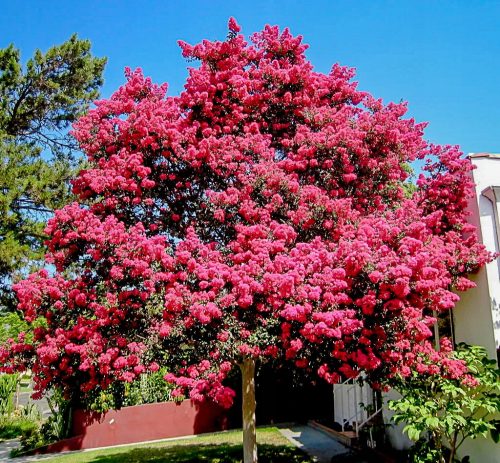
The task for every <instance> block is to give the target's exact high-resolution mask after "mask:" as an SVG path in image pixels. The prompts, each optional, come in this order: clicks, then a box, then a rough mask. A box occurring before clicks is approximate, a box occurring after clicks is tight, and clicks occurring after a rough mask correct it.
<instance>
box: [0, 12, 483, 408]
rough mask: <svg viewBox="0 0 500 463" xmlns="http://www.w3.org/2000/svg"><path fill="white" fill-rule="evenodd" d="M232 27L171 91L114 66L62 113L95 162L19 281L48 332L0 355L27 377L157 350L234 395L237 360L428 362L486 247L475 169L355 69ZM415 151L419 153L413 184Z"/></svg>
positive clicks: (276, 34) (41, 385) (153, 365)
mask: <svg viewBox="0 0 500 463" xmlns="http://www.w3.org/2000/svg"><path fill="white" fill-rule="evenodd" d="M229 29H230V34H229V36H228V39H227V40H226V41H222V42H219V41H213V42H211V41H203V42H202V43H201V44H198V45H194V46H192V45H188V44H186V43H183V42H182V43H180V46H181V48H182V53H183V55H184V56H185V57H187V58H190V59H196V60H198V61H199V66H198V67H196V68H191V69H190V70H189V77H188V79H187V82H186V85H185V90H184V91H183V92H182V93H181V95H180V96H176V97H171V96H167V95H166V90H167V87H166V85H161V86H158V85H155V84H153V83H152V82H151V80H150V79H147V78H145V77H144V76H143V75H142V72H141V71H140V70H136V71H133V72H132V71H130V70H127V71H126V77H127V82H126V84H125V85H124V86H123V87H121V88H120V89H119V90H118V91H117V92H116V93H115V94H114V95H113V96H112V97H111V98H110V99H108V100H102V101H98V102H96V108H95V109H93V110H91V111H90V112H89V113H88V114H87V115H86V116H84V117H82V118H81V119H80V120H79V121H78V122H77V123H76V124H75V126H74V136H75V137H76V139H77V140H78V142H79V143H80V146H81V147H82V149H83V150H84V151H85V153H86V154H87V156H88V160H89V167H88V168H87V169H86V170H84V171H81V172H80V174H79V175H78V177H77V178H76V179H75V180H74V182H73V184H74V193H75V194H76V195H77V197H78V203H74V204H71V205H69V206H66V207H65V208H63V209H61V210H60V211H57V212H56V214H55V216H54V218H52V219H51V220H50V221H49V224H48V226H47V230H46V232H47V234H48V236H49V240H48V242H47V245H48V249H49V253H48V255H47V262H49V263H51V264H53V265H54V266H55V268H56V273H55V275H54V276H49V275H48V274H47V273H46V272H40V273H38V274H35V275H32V276H30V277H29V278H28V279H27V280H25V281H23V282H21V283H19V284H17V285H16V286H15V289H16V291H17V295H18V298H19V308H20V310H22V311H23V312H24V314H25V316H26V318H27V319H28V320H30V321H33V320H35V319H36V318H39V317H41V318H44V319H45V320H46V321H47V323H46V328H43V329H39V330H38V331H37V334H36V336H35V339H34V340H33V342H32V343H31V344H25V342H24V341H23V342H17V343H16V342H14V341H13V343H12V345H11V346H10V347H9V348H8V349H4V350H2V351H0V359H1V360H2V363H4V364H5V365H6V368H15V367H16V366H26V367H30V368H32V369H33V370H34V371H35V372H36V374H37V390H39V391H40V392H42V391H44V390H46V389H47V388H50V387H52V386H56V385H57V386H63V387H65V388H67V389H71V388H80V390H81V391H82V392H83V393H85V392H86V391H89V390H91V389H92V388H94V387H96V385H99V386H101V387H106V385H107V384H109V383H110V382H112V381H116V380H124V381H130V380H133V379H134V378H135V377H136V376H137V375H140V374H141V373H143V372H144V371H147V370H148V369H157V368H158V365H159V364H161V365H166V366H168V368H169V371H170V373H169V374H168V375H167V376H166V380H167V381H170V382H172V383H175V384H176V385H177V386H178V390H177V392H176V393H177V394H180V393H181V392H184V393H187V394H189V396H190V397H191V398H193V399H196V400H201V399H202V398H203V397H210V398H211V399H213V400H215V401H218V402H219V403H222V404H223V405H225V406H229V405H230V404H231V402H232V399H233V395H234V393H233V391H231V390H230V389H228V388H227V387H226V386H224V379H225V378H226V376H227V374H228V372H229V371H230V369H231V367H232V366H234V365H236V364H238V363H240V362H241V361H242V359H243V358H245V357H249V356H250V357H254V358H256V359H259V360H260V361H263V362H266V361H267V362H289V363H290V365H291V366H292V367H294V368H304V369H306V370H307V371H308V372H310V374H311V375H318V376H319V377H321V378H324V379H325V380H326V381H329V382H331V383H334V382H337V381H339V380H340V379H341V378H346V377H353V376H356V375H357V374H358V373H359V371H360V370H364V371H365V372H367V374H368V375H369V377H370V379H371V380H372V381H373V382H376V381H378V380H380V378H384V377H387V376H390V375H394V374H396V373H403V374H407V372H408V370H409V369H413V368H417V369H423V368H424V364H423V363H419V362H418V358H419V355H420V353H421V352H422V349H427V350H428V349H431V347H429V346H430V344H428V342H427V341H426V340H427V339H428V338H429V337H430V336H431V334H432V333H431V330H430V326H431V325H432V324H433V323H434V319H433V318H432V313H433V311H438V312H439V311H448V310H450V309H452V308H453V307H454V305H455V304H456V302H457V300H458V298H459V296H458V295H457V294H456V293H455V292H454V290H456V289H458V290H465V289H467V288H470V287H472V286H473V283H472V282H471V281H469V280H468V279H467V274H468V273H470V272H471V271H474V270H476V269H477V268H479V267H480V266H481V265H483V264H484V263H485V262H486V261H488V260H489V259H491V257H492V256H491V255H490V254H488V253H487V252H486V251H485V249H484V248H483V246H482V245H480V244H479V243H478V241H477V238H476V235H475V234H474V233H471V231H472V229H471V227H470V226H469V225H467V218H466V205H467V200H468V198H469V196H470V194H471V187H472V184H471V181H470V177H469V171H470V170H471V168H472V166H471V164H470V162H469V161H468V160H466V159H464V158H463V157H462V155H461V153H460V151H459V150H458V149H457V148H455V147H440V146H434V145H429V144H428V143H427V142H426V141H425V140H424V139H423V129H424V124H416V123H415V122H414V121H413V120H412V119H405V118H404V115H405V112H406V105H405V104H392V103H391V104H388V105H384V104H383V102H382V101H380V100H376V99H374V98H373V97H372V96H370V95H369V94H367V93H365V92H360V91H358V90H357V89H356V84H355V83H353V82H352V81H351V79H352V78H353V76H354V72H353V70H351V69H347V68H344V67H341V66H339V65H335V66H334V67H333V68H332V70H331V72H330V73H329V74H322V73H319V72H315V71H313V68H312V65H311V64H310V63H309V62H308V61H307V60H306V57H305V54H304V52H305V49H306V46H305V45H304V44H303V43H302V39H301V37H294V36H292V35H291V34H290V32H289V31H288V30H286V29H285V30H284V31H280V30H279V29H278V28H277V27H270V26H266V27H265V28H264V30H263V31H262V32H259V33H257V34H254V35H253V36H252V39H251V40H252V41H251V43H247V42H246V40H245V38H244V37H243V35H241V34H239V30H240V27H239V26H238V25H237V23H236V22H235V21H234V20H233V19H231V20H230V24H229ZM416 159H429V160H430V161H428V162H427V164H426V167H425V171H426V174H425V175H422V176H420V178H419V179H418V182H417V184H416V185H411V183H410V180H409V174H408V172H407V165H408V163H411V162H412V161H414V160H416ZM427 350H426V355H434V354H433V353H432V352H430V351H429V352H428V351H427ZM435 355H439V354H437V353H436V354H435ZM438 360H439V362H441V363H439V362H438V363H439V366H436V368H440V369H442V371H445V372H446V373H445V374H449V375H458V374H460V371H461V370H460V365H456V364H453V365H452V364H449V363H447V362H448V361H447V360H446V356H444V357H443V356H439V358H437V357H436V361H438ZM425 368H426V369H427V370H428V369H429V368H431V367H430V366H429V365H425ZM427 370H426V371H427Z"/></svg>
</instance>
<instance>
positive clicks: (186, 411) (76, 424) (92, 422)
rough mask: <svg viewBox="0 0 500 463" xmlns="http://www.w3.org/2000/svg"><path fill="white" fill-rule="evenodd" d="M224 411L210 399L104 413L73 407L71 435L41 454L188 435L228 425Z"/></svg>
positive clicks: (143, 406) (151, 405) (157, 404)
mask: <svg viewBox="0 0 500 463" xmlns="http://www.w3.org/2000/svg"><path fill="white" fill-rule="evenodd" d="M228 425H229V424H228V420H227V417H226V414H225V410H224V409H223V408H221V407H219V406H217V405H215V404H213V403H211V402H205V403H202V404H194V403H193V402H191V401H190V400H184V401H183V402H180V403H175V402H164V403H156V404H147V405H137V406H134V407H125V408H122V409H121V410H116V411H109V412H106V413H102V414H99V413H95V412H90V411H84V410H76V411H75V413H74V415H73V435H74V436H75V437H71V438H69V439H64V440H62V441H59V442H56V443H55V444H52V445H49V446H47V447H46V448H44V449H43V453H51V452H61V451H65V450H81V449H91V448H96V447H107V446H111V445H119V444H131V443H135V442H143V441H150V440H157V439H164V438H168V437H179V436H189V435H194V434H202V433H206V432H215V431H221V430H224V429H227V428H228Z"/></svg>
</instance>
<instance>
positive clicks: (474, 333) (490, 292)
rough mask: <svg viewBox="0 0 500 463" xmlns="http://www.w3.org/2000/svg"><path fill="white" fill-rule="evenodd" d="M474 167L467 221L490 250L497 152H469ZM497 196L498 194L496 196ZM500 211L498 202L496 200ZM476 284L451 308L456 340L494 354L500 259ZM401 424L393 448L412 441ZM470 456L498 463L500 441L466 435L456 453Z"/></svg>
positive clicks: (394, 430)
mask: <svg viewBox="0 0 500 463" xmlns="http://www.w3.org/2000/svg"><path fill="white" fill-rule="evenodd" d="M471 160H472V162H473V163H474V164H475V165H476V169H475V170H474V171H473V172H472V174H471V175H472V176H473V179H474V183H475V184H476V194H475V196H474V198H471V200H470V202H469V210H470V214H471V215H470V217H469V221H470V222H471V223H472V224H474V225H475V226H476V227H477V232H478V237H479V239H480V241H481V242H482V243H483V244H484V245H485V246H486V248H487V249H488V250H489V251H492V252H498V251H499V237H498V234H497V224H496V220H495V210H494V206H493V204H492V202H491V201H490V200H489V199H488V198H487V197H485V196H483V195H482V194H481V193H482V192H483V191H484V190H485V189H486V188H488V187H491V186H500V155H497V156H492V155H485V156H472V157H471ZM498 199H500V196H499V197H498ZM497 210H498V211H499V212H500V204H497ZM471 279H472V280H473V281H474V282H475V283H476V285H477V286H476V288H474V289H472V290H469V291H466V292H465V293H459V295H460V301H459V302H458V304H457V306H456V307H455V309H454V310H453V319H454V335H455V340H456V342H466V343H468V344H477V345H481V346H484V347H485V348H486V349H487V351H488V353H489V355H490V357H491V358H494V359H496V358H497V348H498V347H499V346H500V261H499V260H498V259H497V260H496V261H493V262H491V263H489V264H487V265H486V267H485V268H483V269H481V270H480V271H479V272H478V273H477V274H476V275H471ZM396 398H398V393H397V392H396V391H390V392H389V393H387V394H385V395H384V403H386V401H387V400H390V399H396ZM392 414H393V413H392V412H391V411H390V410H388V409H387V407H384V421H385V422H386V423H390V417H391V416H392ZM402 428H403V425H399V426H392V427H391V428H389V430H388V437H389V440H390V442H391V444H392V445H393V447H394V448H396V449H403V448H408V447H409V446H410V445H411V441H410V440H409V439H408V438H407V437H406V436H405V435H403V433H402ZM465 455H469V456H470V457H471V461H472V462H477V463H500V445H498V444H495V443H494V442H493V441H492V440H491V439H489V438H483V437H479V438H477V439H474V440H471V439H468V440H467V441H466V442H464V444H463V445H462V446H461V447H460V449H459V456H460V458H463V457H464V456H465Z"/></svg>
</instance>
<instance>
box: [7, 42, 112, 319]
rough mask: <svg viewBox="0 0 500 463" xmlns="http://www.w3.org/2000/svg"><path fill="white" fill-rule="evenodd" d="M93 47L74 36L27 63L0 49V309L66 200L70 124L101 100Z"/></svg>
mask: <svg viewBox="0 0 500 463" xmlns="http://www.w3.org/2000/svg"><path fill="white" fill-rule="evenodd" d="M90 47H91V45H90V42H89V41H88V40H80V39H79V38H78V37H77V36H76V35H73V36H72V37H71V38H70V39H69V40H68V41H66V42H64V43H63V44H62V45H59V46H54V47H52V48H50V49H49V50H48V51H47V52H46V53H43V52H41V51H40V50H37V51H36V52H35V54H34V56H33V57H32V58H31V59H29V60H28V61H27V63H26V65H25V66H23V65H22V63H21V55H20V52H19V50H18V49H17V48H15V47H14V45H9V46H8V47H7V48H4V49H0V169H1V170H0V174H1V175H0V310H12V308H13V303H12V301H11V290H10V286H11V283H12V281H15V280H16V279H18V278H19V276H21V275H23V274H25V273H26V270H31V269H33V267H35V266H36V264H37V262H38V261H39V260H40V259H41V258H42V256H43V252H44V251H43V240H44V233H43V228H44V223H46V221H47V218H48V216H49V215H50V214H51V213H52V211H53V210H54V209H56V208H58V207H61V206H63V205H64V204H66V203H67V202H68V200H69V197H70V188H69V182H68V179H69V178H70V177H71V175H72V173H73V172H74V170H75V167H76V165H77V163H78V157H77V156H75V152H76V151H75V150H76V148H77V146H76V142H75V141H74V139H72V137H71V136H70V135H69V134H68V127H69V126H70V124H71V123H72V122H74V121H75V120H76V119H77V118H78V117H79V116H81V115H82V114H83V113H84V112H85V111H86V110H87V108H88V107H89V104H90V102H92V101H93V100H94V99H95V98H97V97H98V95H99V87H100V86H101V85H102V82H103V79H102V74H103V70H104V66H105V63H106V59H105V58H96V57H94V56H92V54H91V52H90Z"/></svg>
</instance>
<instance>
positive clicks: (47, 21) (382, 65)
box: [0, 0, 500, 152]
mask: <svg viewBox="0 0 500 463" xmlns="http://www.w3.org/2000/svg"><path fill="white" fill-rule="evenodd" d="M0 7H1V9H0V11H1V12H2V14H1V15H0V47H4V46H6V45H8V44H9V43H11V42H13V43H14V44H15V45H16V46H18V47H19V48H20V49H21V51H22V53H23V58H27V57H28V56H30V55H31V54H32V52H33V50H34V49H35V48H41V49H42V50H45V49H47V48H48V47H49V46H51V45H53V44H55V43H60V42H63V41H64V40H66V39H67V38H68V37H69V36H70V35H71V34H72V33H74V32H77V33H78V34H79V35H80V36H81V37H84V38H89V39H90V40H91V41H92V43H93V51H94V53H95V54H97V55H100V56H103V55H104V56H107V57H108V66H107V69H106V74H105V78H106V83H105V86H104V88H103V95H104V96H109V95H110V94H111V93H112V91H113V90H114V89H116V88H117V87H118V86H119V85H121V84H122V83H123V80H124V78H123V68H124V67H125V66H130V67H138V66H139V67H142V68H143V69H144V72H145V73H146V74H147V75H150V76H151V77H152V78H153V80H154V81H157V82H165V81H166V82H168V83H169V86H170V87H169V93H170V94H177V93H179V91H180V90H181V89H182V86H183V83H184V79H185V77H186V68H187V66H189V63H186V61H185V60H184V59H183V58H182V57H181V54H180V51H179V48H178V46H177V40H179V39H182V40H185V41H187V42H190V43H195V42H197V41H199V40H201V39H203V38H208V39H224V38H225V36H226V32H227V29H226V24H227V19H228V18H229V16H234V17H236V19H237V20H238V22H239V23H240V24H241V25H242V27H243V33H245V34H250V33H252V32H255V31H257V30H260V29H261V28H262V27H263V26H264V25H265V24H278V25H279V26H281V27H286V26H288V27H289V28H290V29H291V31H292V32H293V33H294V34H300V35H303V36H304V41H305V42H306V43H308V44H309V45H310V48H309V50H308V52H307V55H308V57H309V59H310V60H311V61H312V63H313V65H314V66H315V69H316V70H317V71H321V72H328V71H329V69H330V67H331V65H332V64H333V63H335V62H339V63H341V64H343V65H348V66H352V67H355V68H356V69H357V77H356V80H357V81H358V82H359V88H360V89H362V90H367V91H369V92H371V93H372V94H373V95H374V96H376V97H381V98H383V99H384V100H385V101H400V100H406V101H408V102H409V108H410V115H411V116H413V117H415V118H416V119H417V120H418V121H428V122H429V123H430V125H429V127H428V129H427V131H426V135H427V138H428V139H429V140H431V141H433V142H436V143H442V144H459V145H460V146H461V147H462V149H463V150H464V151H465V152H480V151H492V152H499V151H500V83H499V82H500V79H499V74H500V34H499V25H500V1H478V0H469V1H467V0H462V1H459V0H454V1H452V0H447V1H444V0H441V1H437V0H436V1H430V0H429V1H425V0H423V1H404V0H401V1H382V0H379V1H373V0H372V1H369V0H367V1H354V0H352V1H348V0H331V1H314V0H312V1H292V0H291V1H283V0H282V1H273V0H265V1H260V0H254V1H225V2H224V1H215V0H213V1H189V2H182V1H179V0H178V1H177V2H174V1H168V0H167V1H149V0H142V1H130V0H122V1H118V0H113V1H111V0H109V1H106V0H101V1H98V0H92V1H79V2H77V1H68V0H66V1H52V0H45V1H34V0H23V1H13V0H0Z"/></svg>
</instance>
